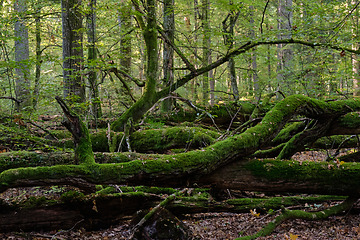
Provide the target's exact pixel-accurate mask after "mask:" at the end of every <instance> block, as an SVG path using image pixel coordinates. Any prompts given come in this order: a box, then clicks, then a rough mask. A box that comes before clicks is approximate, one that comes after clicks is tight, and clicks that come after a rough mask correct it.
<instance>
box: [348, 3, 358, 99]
mask: <svg viewBox="0 0 360 240" xmlns="http://www.w3.org/2000/svg"><path fill="white" fill-rule="evenodd" d="M355 5H356V2H355V1H353V0H352V1H351V5H350V6H355ZM354 11H355V12H354V13H353V16H352V20H353V21H352V29H351V31H352V36H353V38H354V39H356V38H357V37H358V36H359V11H358V10H357V9H355V10H354ZM352 48H353V49H354V50H356V49H358V48H359V41H355V42H353V45H352ZM351 60H352V70H353V86H354V93H353V95H354V96H360V76H359V68H360V66H359V60H358V55H357V54H353V55H352V58H351Z"/></svg>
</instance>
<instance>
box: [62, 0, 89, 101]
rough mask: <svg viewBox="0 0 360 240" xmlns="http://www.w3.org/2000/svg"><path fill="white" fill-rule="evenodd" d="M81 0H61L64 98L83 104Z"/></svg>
mask: <svg viewBox="0 0 360 240" xmlns="http://www.w3.org/2000/svg"><path fill="white" fill-rule="evenodd" d="M81 3H82V0H62V1H61V15H62V29H63V32H62V35H63V79H64V97H65V98H67V99H68V100H70V101H71V102H78V103H81V102H85V85H84V82H83V78H82V75H81V70H82V68H83V44H82V43H83V32H82V31H83V26H82V20H83V15H82V12H81V9H80V7H81Z"/></svg>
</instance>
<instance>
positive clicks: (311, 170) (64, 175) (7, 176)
mask: <svg viewBox="0 0 360 240" xmlns="http://www.w3.org/2000/svg"><path fill="white" fill-rule="evenodd" d="M359 109H360V101H359V100H342V101H333V102H324V101H320V100H316V99H311V98H308V97H305V96H302V95H293V96H290V97H288V98H286V99H284V100H282V101H281V102H279V103H277V104H276V105H275V107H274V108H272V109H271V110H270V111H269V112H268V113H267V114H266V115H265V117H264V118H263V120H262V121H261V123H259V124H257V125H256V126H254V127H252V128H249V129H247V130H246V131H245V132H244V133H242V134H239V135H235V136H233V137H228V138H227V139H225V140H223V141H221V142H216V143H214V144H213V145H211V146H209V147H206V148H204V149H201V150H196V151H191V152H186V153H180V154H174V155H156V156H151V155H149V156H147V155H146V156H144V158H140V159H136V160H133V161H130V162H126V163H117V164H99V163H95V162H94V157H93V154H92V151H91V149H90V150H89V148H88V147H89V143H90V141H89V140H86V141H84V142H82V143H84V144H85V145H82V143H81V144H79V145H78V147H77V149H78V150H84V151H85V149H86V151H85V152H81V151H77V150H75V153H76V152H78V153H79V156H80V157H81V158H85V159H83V160H81V161H80V164H79V165H57V166H50V167H46V166H44V167H35V168H17V169H9V170H6V171H3V172H2V173H1V174H0V184H1V185H0V190H2V191H3V190H5V189H7V188H9V187H19V186H34V185H44V184H48V185H50V184H57V185H59V184H71V185H76V186H79V187H82V188H84V189H87V190H90V189H93V188H94V185H95V184H107V183H114V184H130V185H158V186H172V187H174V186H192V185H195V184H203V185H209V184H214V183H215V184H216V185H218V186H219V187H226V188H228V187H229V188H233V187H234V188H237V189H246V190H265V191H266V190H267V191H275V192H276V191H278V192H279V191H282V192H283V191H289V192H294V191H296V192H302V191H303V192H311V193H326V194H344V195H348V194H349V192H352V193H354V192H355V193H358V192H359V191H360V189H359V187H358V184H357V183H358V182H359V180H360V175H359V172H360V171H358V170H359V169H358V168H359V167H360V166H359V165H357V164H356V163H346V164H343V165H341V166H337V165H336V164H331V163H330V164H329V163H310V162H309V163H297V162H288V161H259V160H251V161H247V160H244V157H247V156H249V155H251V154H253V153H254V152H255V151H256V150H257V149H259V148H261V147H263V146H266V145H267V144H269V142H270V141H271V140H272V139H273V138H274V136H275V135H276V134H277V133H278V132H279V130H280V129H282V127H283V126H284V125H285V124H286V123H287V122H288V120H289V119H291V118H292V117H293V116H297V115H302V116H306V117H308V118H312V119H319V120H320V119H330V118H331V117H332V116H334V115H337V116H342V115H344V114H346V113H348V112H350V111H356V110H359ZM83 139H88V138H83ZM83 146H85V147H83ZM90 151H91V152H90ZM90 153H91V154H90ZM232 162H233V164H238V165H237V167H238V171H237V172H236V173H234V174H233V176H232V179H233V180H232V182H231V184H230V183H229V181H226V180H224V179H226V174H227V172H228V170H226V168H228V167H229V163H232ZM234 167H235V166H233V165H232V166H231V168H234ZM217 169H220V170H217ZM222 169H225V170H223V171H225V172H226V174H220V175H219V174H217V171H221V170H222ZM215 170H217V171H215ZM216 174H217V175H216ZM234 177H236V179H235V180H234ZM250 188H251V189H250Z"/></svg>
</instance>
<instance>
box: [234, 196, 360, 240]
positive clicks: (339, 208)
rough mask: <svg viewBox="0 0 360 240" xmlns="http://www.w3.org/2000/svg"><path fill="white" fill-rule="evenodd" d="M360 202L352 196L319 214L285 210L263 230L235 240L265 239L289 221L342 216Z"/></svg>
mask: <svg viewBox="0 0 360 240" xmlns="http://www.w3.org/2000/svg"><path fill="white" fill-rule="evenodd" d="M357 200H358V197H357V196H350V197H348V198H347V199H346V200H345V201H344V202H342V203H341V204H338V205H336V206H334V207H331V208H329V209H326V210H323V211H318V212H305V211H302V210H287V209H283V211H282V214H281V215H279V216H277V217H276V218H275V219H274V220H273V221H271V222H270V223H269V224H268V225H266V226H265V227H264V228H263V229H261V230H260V231H259V232H257V233H256V234H254V235H250V236H244V237H240V238H236V239H235V240H247V239H256V238H258V237H264V236H267V235H270V234H271V233H272V232H273V231H274V229H275V228H276V227H277V226H279V225H280V224H281V223H282V222H284V221H286V220H288V219H304V220H322V219H326V218H328V217H330V216H333V215H337V214H340V213H342V212H344V211H349V210H350V209H351V208H352V206H353V204H354V203H355V202H356V201H357Z"/></svg>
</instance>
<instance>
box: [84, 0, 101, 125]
mask: <svg viewBox="0 0 360 240" xmlns="http://www.w3.org/2000/svg"><path fill="white" fill-rule="evenodd" d="M95 7H96V0H91V1H90V2H89V3H88V8H89V13H88V14H86V30H87V36H88V44H89V46H88V68H89V69H88V80H89V85H90V93H89V96H90V102H91V112H92V114H93V117H94V118H95V119H98V118H100V117H101V115H102V112H101V102H100V97H99V88H98V83H97V74H96V64H97V63H96V60H97V54H96V12H95Z"/></svg>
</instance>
